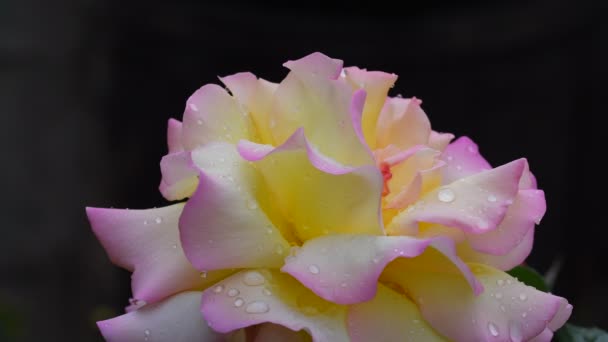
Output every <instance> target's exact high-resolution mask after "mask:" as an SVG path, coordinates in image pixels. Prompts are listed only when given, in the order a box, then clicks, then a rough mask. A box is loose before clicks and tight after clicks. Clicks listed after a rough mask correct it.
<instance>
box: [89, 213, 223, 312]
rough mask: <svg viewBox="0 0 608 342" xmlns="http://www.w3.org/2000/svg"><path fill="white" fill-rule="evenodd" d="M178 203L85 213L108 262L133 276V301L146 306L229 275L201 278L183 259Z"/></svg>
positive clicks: (210, 274) (219, 273) (212, 275)
mask: <svg viewBox="0 0 608 342" xmlns="http://www.w3.org/2000/svg"><path fill="white" fill-rule="evenodd" d="M183 206H184V205H183V204H175V205H171V206H168V207H164V208H158V209H147V210H122V209H103V208H87V215H88V217H89V221H90V222H91V226H92V228H93V232H94V233H95V235H96V236H97V238H98V239H99V241H100V242H101V244H102V245H103V247H104V248H105V250H106V251H107V253H108V256H109V257H110V260H112V262H113V263H114V264H116V265H118V266H121V267H123V268H125V269H127V270H129V271H133V275H132V283H131V286H132V289H133V296H134V297H135V298H136V299H138V300H143V301H145V302H147V303H152V302H156V301H158V300H160V299H163V298H165V297H167V296H169V295H171V294H174V293H177V292H180V291H184V290H189V289H202V288H204V287H205V286H208V285H209V284H210V283H213V282H214V281H217V280H218V279H220V278H222V277H225V276H227V275H228V274H229V273H228V272H225V271H221V272H209V273H208V274H207V273H205V274H201V272H199V271H197V270H196V269H195V268H194V267H192V265H191V264H190V263H189V262H188V260H187V259H186V257H185V256H184V252H183V250H182V246H181V243H180V240H179V231H178V229H177V221H178V218H179V215H180V214H181V212H182V208H183Z"/></svg>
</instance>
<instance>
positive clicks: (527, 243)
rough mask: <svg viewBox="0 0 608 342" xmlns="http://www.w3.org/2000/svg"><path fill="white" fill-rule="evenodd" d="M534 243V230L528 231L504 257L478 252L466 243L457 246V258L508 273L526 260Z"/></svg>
mask: <svg viewBox="0 0 608 342" xmlns="http://www.w3.org/2000/svg"><path fill="white" fill-rule="evenodd" d="M533 243H534V229H530V230H528V233H527V234H526V235H525V236H524V237H523V238H522V239H521V240H520V241H519V244H517V245H516V246H515V247H513V248H512V249H511V250H510V251H509V252H508V253H506V254H504V255H492V254H485V253H481V252H478V251H476V250H474V249H472V248H471V247H470V245H469V244H468V243H466V242H464V243H461V244H458V246H457V250H458V256H459V257H460V258H462V260H464V261H466V262H476V263H480V264H485V265H489V266H492V267H494V268H497V269H499V270H503V271H508V270H510V269H512V268H513V267H515V266H517V265H520V264H521V263H522V262H524V261H525V260H526V258H527V257H528V255H530V252H531V251H532V245H533Z"/></svg>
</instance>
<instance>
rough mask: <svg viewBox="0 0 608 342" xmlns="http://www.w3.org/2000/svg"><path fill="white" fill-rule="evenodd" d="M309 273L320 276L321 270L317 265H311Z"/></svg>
mask: <svg viewBox="0 0 608 342" xmlns="http://www.w3.org/2000/svg"><path fill="white" fill-rule="evenodd" d="M308 271H309V272H310V273H312V274H319V272H320V270H319V266H317V265H310V266H308Z"/></svg>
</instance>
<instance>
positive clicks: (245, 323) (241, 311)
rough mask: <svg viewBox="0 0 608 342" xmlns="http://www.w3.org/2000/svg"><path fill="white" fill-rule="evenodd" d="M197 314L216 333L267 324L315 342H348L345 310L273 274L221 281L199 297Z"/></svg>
mask: <svg viewBox="0 0 608 342" xmlns="http://www.w3.org/2000/svg"><path fill="white" fill-rule="evenodd" d="M201 310H202V312H203V316H204V317H205V319H206V320H207V322H208V323H209V326H210V327H212V328H213V329H214V330H215V331H218V332H229V331H233V330H235V329H240V328H244V327H249V326H252V325H256V324H260V323H267V322H268V323H274V324H279V325H282V326H284V327H286V328H289V329H291V330H293V331H299V330H305V331H306V332H308V333H309V334H310V335H311V336H312V337H313V339H314V341H316V342H340V341H349V338H348V333H347V331H346V325H345V319H346V307H344V306H341V305H336V304H333V303H330V302H327V301H324V300H323V299H321V298H319V297H317V296H316V295H315V294H314V293H312V292H310V290H308V289H307V288H305V287H304V286H302V285H301V284H299V283H298V282H297V281H296V280H295V279H293V278H291V277H290V276H289V275H286V274H282V273H280V272H277V271H271V270H250V271H243V272H240V273H237V274H235V275H234V276H231V277H229V278H227V279H224V280H223V281H221V282H220V283H218V284H217V286H215V287H213V288H210V289H208V290H206V291H205V292H204V293H203V302H202V308H201Z"/></svg>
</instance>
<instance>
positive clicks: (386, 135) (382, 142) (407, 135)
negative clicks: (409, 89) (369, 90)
mask: <svg viewBox="0 0 608 342" xmlns="http://www.w3.org/2000/svg"><path fill="white" fill-rule="evenodd" d="M421 103H422V101H420V100H418V99H416V98H411V99H402V98H399V97H394V98H388V99H387V100H386V103H385V104H384V107H383V108H382V112H381V113H380V117H378V124H377V126H376V147H385V146H388V145H391V144H392V145H395V146H397V147H399V148H400V149H403V150H405V149H408V148H410V147H412V146H415V145H426V144H427V143H428V141H429V135H430V134H431V123H430V122H429V119H428V117H427V116H426V114H425V113H424V112H423V111H422V108H420V104H421Z"/></svg>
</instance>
